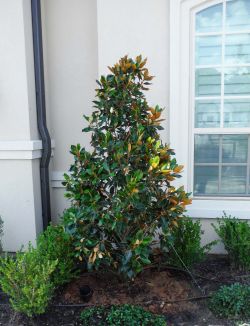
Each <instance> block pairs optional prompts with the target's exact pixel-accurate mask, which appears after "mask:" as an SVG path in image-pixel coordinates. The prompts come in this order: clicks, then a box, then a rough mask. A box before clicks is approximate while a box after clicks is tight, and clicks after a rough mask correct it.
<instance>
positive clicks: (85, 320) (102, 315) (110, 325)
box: [81, 304, 166, 326]
mask: <svg viewBox="0 0 250 326" xmlns="http://www.w3.org/2000/svg"><path fill="white" fill-rule="evenodd" d="M81 320H82V324H83V325H84V326H91V325H97V326H101V325H102V326H152V325H154V326H166V321H165V318H164V316H159V315H154V314H152V313H150V312H148V311H145V310H144V309H143V308H141V307H139V306H132V305H129V304H125V305H122V306H111V307H110V308H104V307H94V308H87V309H85V310H83V312H82V313H81Z"/></svg>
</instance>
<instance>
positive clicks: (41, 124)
mask: <svg viewBox="0 0 250 326" xmlns="http://www.w3.org/2000/svg"><path fill="white" fill-rule="evenodd" d="M31 13H32V30H33V51H34V66H35V86H36V108H37V124H38V131H39V134H40V137H41V140H42V146H43V149H42V157H41V160H40V179H41V199H42V217H43V228H44V229H46V227H47V226H48V224H49V223H50V221H51V205H50V178H49V162H50V158H51V138H50V135H49V131H48V128H47V123H46V102H45V85H44V64H43V40H42V19H41V3H40V0H31Z"/></svg>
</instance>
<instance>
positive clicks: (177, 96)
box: [169, 0, 250, 219]
mask: <svg viewBox="0 0 250 326" xmlns="http://www.w3.org/2000/svg"><path fill="white" fill-rule="evenodd" d="M222 2H223V0H170V98H169V103H170V112H169V137H170V144H171V147H173V148H174V149H175V151H176V157H177V160H178V163H179V164H184V166H185V171H184V173H183V178H181V179H180V181H178V183H179V184H183V185H184V186H185V188H186V190H187V191H189V192H192V191H193V158H194V137H193V134H194V133H193V129H192V128H193V126H194V122H193V116H194V115H193V109H192V108H193V101H194V72H195V69H194V60H195V55H194V53H195V35H194V18H195V13H196V12H198V11H200V10H203V9H205V8H208V7H210V6H213V5H216V4H219V3H222ZM227 129H228V130H225V129H224V131H223V132H222V131H221V130H218V134H222V133H225V134H235V130H233V129H230V128H227ZM202 132H203V130H202ZM214 132H215V129H213V133H214ZM204 133H207V129H206V132H205V131H204ZM236 133H237V134H238V133H248V134H249V131H248V130H246V129H245V128H242V130H240V129H238V128H237V132H236ZM223 211H226V213H228V214H231V215H235V216H237V217H238V218H241V219H250V198H249V197H223V196H218V197H217V196H216V197H212V196H209V197H200V196H199V197H194V199H193V204H192V205H191V206H190V207H188V214H189V215H190V216H191V217H195V218H217V217H219V216H221V215H222V212H223Z"/></svg>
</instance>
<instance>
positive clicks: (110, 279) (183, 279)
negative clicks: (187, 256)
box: [0, 255, 250, 326]
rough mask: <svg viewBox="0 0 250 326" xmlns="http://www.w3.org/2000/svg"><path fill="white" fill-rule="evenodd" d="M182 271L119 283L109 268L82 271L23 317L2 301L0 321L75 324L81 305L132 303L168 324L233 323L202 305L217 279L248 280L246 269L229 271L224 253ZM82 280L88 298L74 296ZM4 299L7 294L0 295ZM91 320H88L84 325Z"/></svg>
mask: <svg viewBox="0 0 250 326" xmlns="http://www.w3.org/2000/svg"><path fill="white" fill-rule="evenodd" d="M193 277H194V278H195V280H194V279H192V278H191V277H190V275H189V274H188V273H187V272H183V271H181V270H178V269H172V268H161V269H160V270H158V269H157V268H149V269H147V270H145V271H144V272H143V273H141V274H140V275H139V277H138V278H137V279H136V280H135V281H134V282H133V283H131V284H127V283H123V282H121V281H119V280H118V279H117V278H115V277H114V276H113V275H110V274H105V275H101V274H96V273H83V274H82V275H81V276H80V278H78V279H76V280H74V281H72V282H71V283H69V284H68V285H67V286H65V287H64V288H63V289H61V290H60V291H58V293H57V295H56V296H55V298H54V300H53V302H52V304H51V306H50V307H49V310H48V312H47V313H46V314H44V315H41V316H39V317H36V318H34V319H28V318H26V317H25V316H22V315H17V314H15V313H14V312H13V311H12V310H11V308H10V307H9V306H8V305H0V325H15V326H21V325H22V326H30V325H34V326H37V325H39V326H40V325H41V326H44V325H51V326H53V325H57V326H59V325H64V326H71V325H72V326H76V325H81V323H80V319H79V316H80V313H81V311H82V310H83V309H84V308H85V307H91V306H96V305H104V306H110V305H117V304H124V303H130V304H137V305H140V306H143V307H144V308H145V309H147V310H149V311H151V312H153V313H157V314H164V315H165V316H166V321H167V325H168V326H172V325H173V326H175V325H176V326H188V325H190V326H194V325H199V326H202V325H204V326H205V325H214V326H215V325H216V326H219V325H220V326H231V325H236V321H234V320H221V319H218V318H216V317H215V316H214V315H213V314H212V312H211V311H210V310H209V309H208V306H207V303H208V297H209V295H211V293H212V292H213V291H215V290H216V289H218V288H219V286H221V285H223V284H231V283H234V282H240V283H244V284H250V275H249V274H248V275H246V274H244V273H239V272H235V271H232V270H231V269H230V265H229V262H228V260H227V257H225V256H213V255H210V256H208V257H207V259H206V261H205V262H203V263H201V264H199V265H197V266H196V267H195V268H194V270H193ZM84 285H88V286H89V287H90V288H91V289H92V290H93V296H92V298H91V300H90V301H89V302H88V303H85V302H83V301H82V300H81V298H80V293H79V287H81V286H84ZM0 302H1V303H7V298H5V297H2V298H0ZM89 326H91V325H89Z"/></svg>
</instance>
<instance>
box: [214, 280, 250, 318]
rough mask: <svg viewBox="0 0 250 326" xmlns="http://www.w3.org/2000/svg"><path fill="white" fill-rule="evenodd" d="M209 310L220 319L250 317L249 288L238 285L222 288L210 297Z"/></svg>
mask: <svg viewBox="0 0 250 326" xmlns="http://www.w3.org/2000/svg"><path fill="white" fill-rule="evenodd" d="M209 306H210V309H211V310H212V311H213V312H214V313H215V314H216V315H218V316H220V317H226V318H230V317H235V318H239V317H241V318H245V317H246V318H248V317H250V286H246V285H242V284H239V283H235V284H232V285H230V286H222V287H221V288H220V289H219V290H218V291H217V292H215V293H214V295H213V296H212V298H211V300H210V303H209Z"/></svg>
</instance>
